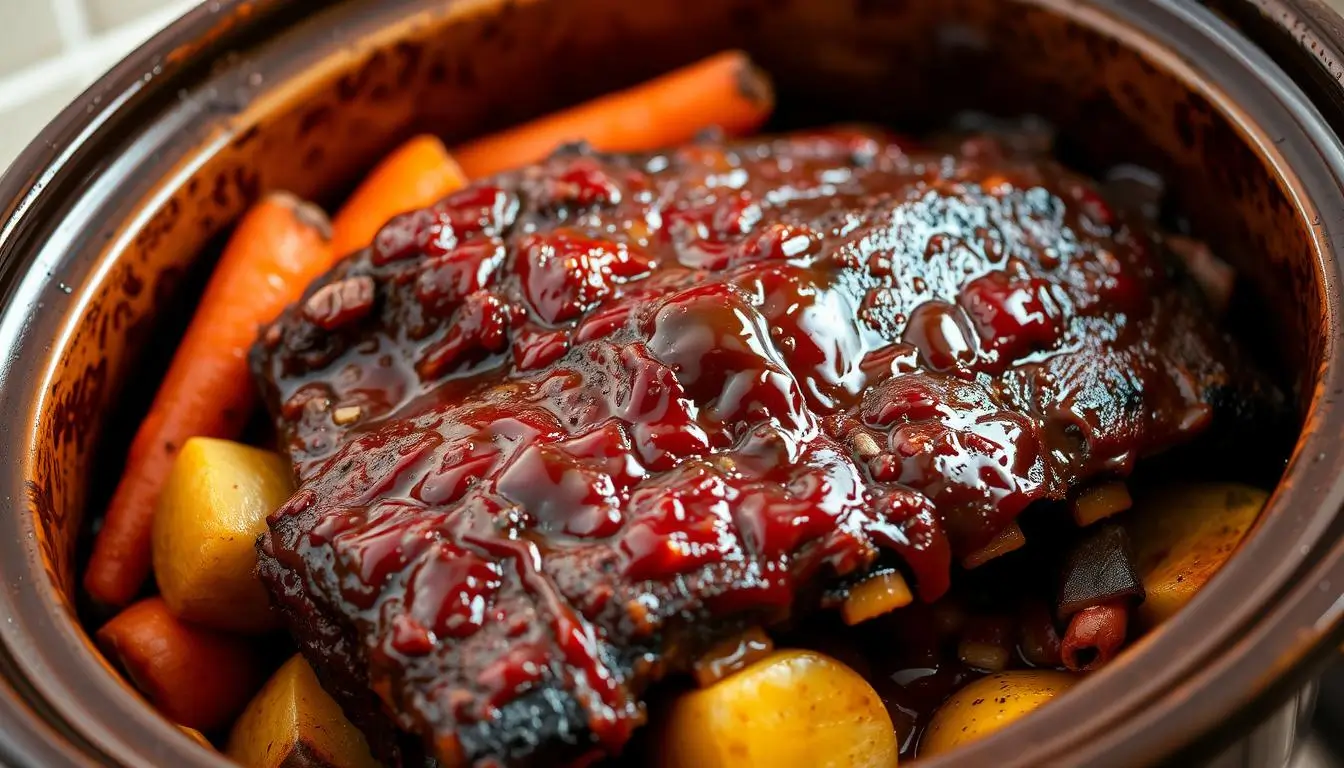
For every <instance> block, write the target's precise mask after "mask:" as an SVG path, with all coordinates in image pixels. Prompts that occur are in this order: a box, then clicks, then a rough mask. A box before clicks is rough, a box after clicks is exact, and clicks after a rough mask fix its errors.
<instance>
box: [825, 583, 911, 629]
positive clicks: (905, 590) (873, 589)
mask: <svg viewBox="0 0 1344 768" xmlns="http://www.w3.org/2000/svg"><path fill="white" fill-rule="evenodd" d="M914 599H915V598H914V596H913V595H911V594H910V587H909V585H907V584H906V583H905V577H904V576H902V575H901V572H900V571H886V572H885V573H878V574H874V575H873V576H870V577H869V578H867V579H866V580H864V581H862V582H860V583H858V584H855V585H854V586H853V587H851V588H850V590H849V596H848V597H846V598H845V602H844V604H843V605H842V606H841V608H840V615H841V616H842V617H844V620H845V623H846V624H848V625H850V626H854V625H855V624H862V623H863V622H865V621H867V620H869V619H872V618H876V617H878V616H881V615H882V614H884V613H890V612H892V611H894V610H896V609H898V608H904V607H905V606H907V605H909V604H910V602H911V601H912V600H914Z"/></svg>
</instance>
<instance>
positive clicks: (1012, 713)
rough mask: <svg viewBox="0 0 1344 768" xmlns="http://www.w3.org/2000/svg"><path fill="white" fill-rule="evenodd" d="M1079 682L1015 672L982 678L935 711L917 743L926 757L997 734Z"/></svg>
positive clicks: (1058, 674)
mask: <svg viewBox="0 0 1344 768" xmlns="http://www.w3.org/2000/svg"><path fill="white" fill-rule="evenodd" d="M1077 681H1078V678H1077V677H1075V676H1073V675H1071V674H1069V673H1067V672H1055V671H1053V670H1043V669H1040V670H1035V669H1034V670H1018V671H1014V672H1000V673H998V674H996V675H990V676H988V677H982V678H980V679H979V680H976V681H975V682H973V683H971V684H970V685H967V686H965V687H963V688H962V689H961V690H959V691H957V692H956V693H954V694H952V696H951V698H949V699H948V700H947V701H945V702H943V704H942V706H940V707H938V711H937V712H935V713H934V714H933V720H931V721H930V722H929V727H928V730H926V731H924V736H923V738H921V739H920V742H919V756H920V757H929V756H931V755H941V754H943V753H945V752H950V751H952V750H953V749H956V748H957V747H959V746H961V745H963V744H968V743H970V742H972V741H975V740H976V739H979V738H981V737H983V736H988V735H989V734H991V733H993V732H995V731H997V730H999V729H1000V728H1002V727H1004V726H1005V725H1008V724H1009V723H1011V722H1013V721H1015V720H1018V719H1020V718H1021V717H1022V716H1023V715H1026V714H1028V713H1030V712H1034V711H1035V710H1036V709H1038V708H1039V707H1040V706H1041V705H1043V704H1045V703H1046V702H1048V701H1050V700H1051V699H1053V698H1055V697H1056V696H1058V695H1059V694H1061V693H1063V692H1064V691H1067V690H1068V689H1069V688H1072V687H1073V685H1074V683H1076V682H1077Z"/></svg>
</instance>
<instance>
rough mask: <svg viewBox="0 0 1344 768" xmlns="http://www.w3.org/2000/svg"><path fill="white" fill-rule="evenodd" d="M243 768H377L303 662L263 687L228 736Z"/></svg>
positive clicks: (297, 660) (298, 660)
mask: <svg viewBox="0 0 1344 768" xmlns="http://www.w3.org/2000/svg"><path fill="white" fill-rule="evenodd" d="M225 752H226V754H227V755H228V756H229V757H230V758H231V759H233V760H234V761H235V762H237V763H239V764H240V765H242V766H243V768H282V767H283V768H378V765H379V764H378V762H377V761H375V760H374V759H373V756H372V755H371V754H369V745H368V743H367V742H366V741H365V740H364V734H362V733H360V732H359V729H358V728H356V727H355V726H354V725H352V724H351V723H350V721H349V720H347V719H346V718H345V714H344V713H343V712H341V708H340V706H339V705H337V703H336V702H335V701H334V700H333V699H332V698H331V696H330V695H328V694H327V692H326V691H325V690H323V689H322V684H321V683H319V682H318V680H317V675H315V674H313V670H312V667H310V666H308V662H306V661H304V659H303V657H302V656H295V657H294V658H292V659H290V660H289V661H287V662H285V664H284V666H282V667H280V669H279V670H278V671H276V673H275V674H274V675H273V676H272V677H271V679H270V680H269V681H267V683H266V686H265V687H264V688H262V689H261V692H260V693H258V694H257V695H256V698H254V699H252V703H250V704H248V705H247V709H246V710H245V711H244V712H243V714H242V716H241V717H239V718H238V722H237V723H235V724H234V726H233V731H232V732H231V733H230V734H229V743H228V747H227V748H226V750H225Z"/></svg>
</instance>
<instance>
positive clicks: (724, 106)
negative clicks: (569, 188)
mask: <svg viewBox="0 0 1344 768" xmlns="http://www.w3.org/2000/svg"><path fill="white" fill-rule="evenodd" d="M774 105H775V99H774V92H773V89H772V88H771V86H770V80H769V79H768V78H767V77H766V75H765V73H763V72H761V71H760V70H758V69H756V67H755V66H754V65H753V64H752V63H751V60H750V59H748V58H747V55H746V54H744V53H742V52H741V51H729V52H727V53H721V54H718V55H717V56H711V57H710V58H708V59H705V60H703V61H700V62H697V63H695V64H691V65H689V66H686V67H683V68H681V69H679V70H676V71H675V72H669V73H668V74H666V75H663V76H662V77H659V78H657V79H654V80H650V81H649V82H647V83H643V84H641V85H637V86H635V87H633V88H630V89H627V90H624V91H619V92H617V93H611V94H607V95H606V96H601V97H598V98H596V99H593V100H592V101H589V102H587V103H584V104H580V105H578V106H575V107H571V108H569V109H566V110H564V111H561V112H557V113H555V114H552V115H547V116H546V117H542V118H540V119H538V120H534V121H533V122H530V123H527V124H525V125H520V126H517V127H516V128H510V129H508V130H505V131H502V132H500V133H497V134H494V135H493V136H486V137H485V138H481V139H477V140H475V141H473V142H470V143H468V144H465V145H463V146H461V147H458V148H457V150H456V151H455V152H454V155H455V156H456V157H457V159H458V162H460V163H461V164H462V169H463V170H465V171H466V172H467V176H469V177H471V178H473V179H476V178H480V177H482V176H490V175H492V174H495V173H499V172H500V171H507V170H510V169H513V168H520V167H522V166H524V165H527V164H528V163H533V162H536V161H538V160H541V159H542V158H544V157H546V156H547V155H548V154H550V153H551V152H553V151H554V150H555V149H556V147H558V146H560V145H562V144H565V143H568V142H573V141H580V140H582V141H586V142H588V143H589V144H591V145H592V146H593V147H595V148H597V149H600V150H603V151H605V152H639V151H648V150H654V149H660V148H663V147H674V146H676V145H678V144H684V143H685V142H687V141H690V140H691V139H693V138H695V135H696V134H697V133H699V132H700V131H702V130H704V129H705V128H709V127H714V126H717V127H720V128H722V129H723V130H724V131H725V132H727V133H728V134H729V135H733V136H745V135H748V134H750V133H752V132H753V131H755V130H756V129H757V128H759V127H760V126H761V124H762V123H764V122H765V120H766V118H767V117H769V116H770V112H771V111H772V110H773V109H774Z"/></svg>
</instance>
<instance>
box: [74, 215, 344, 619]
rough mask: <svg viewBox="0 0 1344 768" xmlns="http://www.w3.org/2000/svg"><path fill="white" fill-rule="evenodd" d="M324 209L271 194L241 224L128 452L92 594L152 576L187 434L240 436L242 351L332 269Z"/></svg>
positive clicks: (248, 382)
mask: <svg viewBox="0 0 1344 768" xmlns="http://www.w3.org/2000/svg"><path fill="white" fill-rule="evenodd" d="M330 235H331V225H330V224H329V223H328V222H327V219H326V216H325V215H324V214H323V213H322V212H321V211H320V210H318V209H316V208H314V207H313V206H311V205H309V204H307V203H303V202H301V201H300V200H298V199H297V198H295V197H294V196H293V195H289V194H285V193H278V192H277V193H272V194H270V195H267V196H266V197H265V198H263V199H262V200H261V201H260V202H258V203H257V204H256V205H255V206H253V207H252V210H250V211H248V213H247V215H246V216H244V217H243V219H242V221H241V222H239V224H238V228H237V229H235V230H234V232H233V237H231V238H230V239H229V243H228V246H227V247H226V248H225V249H224V255H223V256H222V257H221V258H220V260H219V265H218V266H216V267H215V273H214V275H213V276H212V277H211V278H210V283H209V285H207V286H206V289H205V294H204V295H203V296H202V297H201V302H200V306H199V307H198V308H197V309H196V314H195V316H194V317H192V319H191V325H190V326H189V327H188V328H187V334H186V336H185V337H183V339H182V343H181V345H179V346H178V348H177V353H176V354H175V355H174V356H173V362H172V365H171V366H170V367H169V368H168V374H167V375H166V376H165V377H164V379H163V382H162V384H160V385H159V391H158V394H157V395H155V397H154V404H153V405H152V406H150V410H149V414H148V415H147V416H146V417H145V420H144V421H143V422H141V424H140V428H139V430H138V431H137V432H136V433H135V440H134V441H133V442H132V443H131V449H130V454H129V455H128V456H127V458H126V471H125V473H124V474H123V475H122V477H121V481H120V482H119V483H118V484H117V490H116V493H115V494H114V495H113V496H112V502H111V503H110V504H109V505H108V508H107V515H106V516H105V517H104V519H103V528H102V530H100V531H99V532H98V536H97V538H96V539H95V540H94V546H93V555H92V556H91V557H90V558H89V567H88V570H87V571H85V573H84V588H85V589H86V590H88V592H89V595H90V596H92V597H93V599H94V600H96V601H99V602H102V603H106V604H109V605H117V606H121V605H126V604H127V603H129V602H131V601H132V600H134V599H135V596H136V594H137V593H138V592H139V591H140V587H141V585H143V584H144V582H145V578H146V577H147V576H149V568H150V560H151V553H150V539H151V535H150V529H151V528H152V527H153V524H154V510H155V507H156V506H157V504H158V501H159V494H160V492H162V490H163V484H164V483H165V482H166V481H167V479H168V473H169V472H170V471H171V470H172V466H173V458H174V457H175V456H176V454H177V451H178V449H179V448H181V447H182V444H183V443H185V442H186V441H187V438H190V437H223V438H233V437H237V436H238V435H239V434H240V433H241V432H242V430H243V426H244V425H245V424H246V423H247V419H248V416H249V414H250V413H251V411H252V405H253V403H254V401H255V399H256V387H255V385H254V384H253V383H252V376H251V374H250V373H249V371H248V368H247V351H248V349H250V348H251V346H252V343H253V342H254V341H256V338H257V328H258V327H259V326H261V325H262V324H264V323H269V322H270V321H271V320H273V319H274V318H275V316H276V315H278V314H280V311H281V310H283V309H284V308H285V306H286V305H288V304H291V303H293V302H294V301H296V300H297V299H298V298H299V297H300V296H301V295H303V290H304V289H305V288H306V287H308V284H309V283H310V282H312V280H313V279H314V278H316V277H317V276H318V275H320V274H322V273H323V272H325V271H327V270H328V269H329V268H330V267H331V263H332V257H331V249H330V248H329V247H328V246H327V239H328V237H329V236H330Z"/></svg>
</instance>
